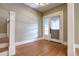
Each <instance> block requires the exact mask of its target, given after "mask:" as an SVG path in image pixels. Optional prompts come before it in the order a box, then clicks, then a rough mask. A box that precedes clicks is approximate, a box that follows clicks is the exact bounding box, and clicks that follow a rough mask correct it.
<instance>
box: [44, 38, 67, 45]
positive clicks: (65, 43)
mask: <svg viewBox="0 0 79 59" xmlns="http://www.w3.org/2000/svg"><path fill="white" fill-rule="evenodd" d="M45 40H49V39H45ZM49 41H54V42H59V41H56V40H55V39H54V40H52V39H50V40H49ZM59 43H61V44H64V45H66V46H67V42H59Z"/></svg>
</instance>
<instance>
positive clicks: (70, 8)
mask: <svg viewBox="0 0 79 59" xmlns="http://www.w3.org/2000/svg"><path fill="white" fill-rule="evenodd" d="M67 6H68V56H74V55H75V37H74V34H75V33H74V4H73V3H68V5H67Z"/></svg>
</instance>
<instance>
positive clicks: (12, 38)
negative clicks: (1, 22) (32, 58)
mask: <svg viewBox="0 0 79 59" xmlns="http://www.w3.org/2000/svg"><path fill="white" fill-rule="evenodd" d="M9 20H10V24H9V32H8V33H9V56H11V55H15V54H16V51H15V50H16V49H15V12H14V11H10V12H9Z"/></svg>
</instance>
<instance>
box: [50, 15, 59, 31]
mask: <svg viewBox="0 0 79 59" xmlns="http://www.w3.org/2000/svg"><path fill="white" fill-rule="evenodd" d="M59 19H60V17H59V16H54V17H52V20H51V29H55V30H58V29H59Z"/></svg>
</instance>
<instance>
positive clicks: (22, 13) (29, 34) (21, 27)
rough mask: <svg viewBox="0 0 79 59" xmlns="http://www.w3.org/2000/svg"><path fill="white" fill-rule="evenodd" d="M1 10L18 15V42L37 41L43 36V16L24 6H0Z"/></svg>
mask: <svg viewBox="0 0 79 59" xmlns="http://www.w3.org/2000/svg"><path fill="white" fill-rule="evenodd" d="M0 9H4V10H6V11H7V12H8V11H10V10H11V11H14V12H15V13H16V19H15V20H16V24H15V34H16V42H20V41H24V40H30V39H36V38H37V37H40V36H41V28H40V26H41V23H39V22H41V20H42V14H41V13H40V12H37V11H36V10H33V9H31V8H29V7H27V6H26V5H24V4H0Z"/></svg>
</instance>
